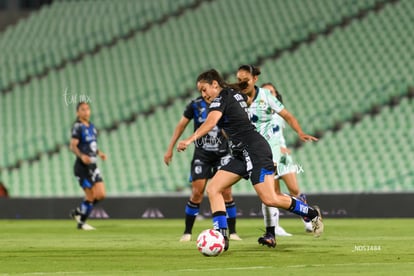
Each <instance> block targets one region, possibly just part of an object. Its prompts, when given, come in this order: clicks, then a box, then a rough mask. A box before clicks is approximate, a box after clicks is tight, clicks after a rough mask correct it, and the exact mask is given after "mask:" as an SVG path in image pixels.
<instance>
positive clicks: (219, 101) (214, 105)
mask: <svg viewBox="0 0 414 276" xmlns="http://www.w3.org/2000/svg"><path fill="white" fill-rule="evenodd" d="M223 96H224V95H220V96H218V97H217V98H215V99H214V100H213V101H212V102H211V104H210V106H209V112H211V111H213V110H217V111H220V112H221V113H223V112H224V109H225V107H226V101H225V97H223Z"/></svg>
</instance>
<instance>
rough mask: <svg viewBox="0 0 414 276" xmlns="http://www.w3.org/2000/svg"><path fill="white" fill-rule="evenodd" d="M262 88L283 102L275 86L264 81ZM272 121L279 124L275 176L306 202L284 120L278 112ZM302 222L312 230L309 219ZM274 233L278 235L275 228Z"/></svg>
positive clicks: (300, 170)
mask: <svg viewBox="0 0 414 276" xmlns="http://www.w3.org/2000/svg"><path fill="white" fill-rule="evenodd" d="M262 88H266V89H268V90H269V91H270V92H271V93H272V95H273V96H274V97H276V98H277V99H278V100H279V101H280V102H281V103H282V104H283V99H282V94H281V93H280V92H279V91H278V90H277V89H276V87H275V86H274V85H273V84H272V83H270V82H268V83H264V84H262ZM274 122H275V125H277V126H279V131H278V132H277V135H278V136H279V137H280V149H281V159H280V161H279V163H278V168H277V175H276V177H278V178H279V179H280V178H281V179H282V180H283V181H284V182H285V184H286V186H287V188H288V190H289V193H290V194H291V195H293V196H295V197H299V198H300V199H302V200H303V201H305V202H306V195H305V194H303V193H301V192H300V190H299V184H298V181H297V178H296V174H298V173H300V172H302V171H303V169H302V167H300V166H299V165H297V164H295V163H294V162H293V159H292V155H291V154H290V150H289V149H288V148H287V145H286V140H285V137H284V134H283V132H284V128H285V126H286V122H285V120H284V119H283V118H282V117H280V116H279V115H278V114H275V120H274ZM303 223H304V226H305V231H306V232H312V223H311V222H310V221H305V220H303ZM276 235H278V229H277V228H276Z"/></svg>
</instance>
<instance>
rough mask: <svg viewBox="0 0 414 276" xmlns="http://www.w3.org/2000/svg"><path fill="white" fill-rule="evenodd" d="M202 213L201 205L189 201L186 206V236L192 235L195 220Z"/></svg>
mask: <svg viewBox="0 0 414 276" xmlns="http://www.w3.org/2000/svg"><path fill="white" fill-rule="evenodd" d="M199 211H200V203H194V202H192V201H190V200H189V201H188V202H187V205H186V206H185V229H184V234H191V233H192V230H193V226H194V222H195V219H196V218H197V215H198V213H199Z"/></svg>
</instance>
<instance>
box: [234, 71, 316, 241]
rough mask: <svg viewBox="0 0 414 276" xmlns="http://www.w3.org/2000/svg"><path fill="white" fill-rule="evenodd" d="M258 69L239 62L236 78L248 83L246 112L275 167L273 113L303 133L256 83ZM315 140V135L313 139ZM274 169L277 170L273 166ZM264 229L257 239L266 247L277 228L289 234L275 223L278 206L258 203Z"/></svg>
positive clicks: (277, 157)
mask: <svg viewBox="0 0 414 276" xmlns="http://www.w3.org/2000/svg"><path fill="white" fill-rule="evenodd" d="M260 73H261V72H260V69H259V68H258V67H255V66H252V65H242V66H240V67H239V69H238V71H237V79H238V81H240V82H247V83H248V86H247V88H246V89H244V90H243V91H242V92H243V93H245V94H246V95H247V96H248V98H249V99H248V104H249V114H250V119H251V122H252V123H253V124H254V125H255V126H256V129H257V131H258V132H259V133H260V134H262V136H263V137H265V138H266V140H267V141H268V143H269V144H270V146H271V148H272V154H273V161H274V163H275V166H276V168H277V167H279V165H280V159H281V157H282V155H281V149H280V148H281V136H280V128H281V126H280V125H278V124H277V123H275V114H278V115H280V116H281V117H282V118H283V119H284V120H286V122H287V123H288V124H289V125H290V126H291V127H292V128H293V129H294V130H295V131H296V132H297V134H298V135H299V137H301V136H302V135H304V132H303V131H302V128H301V126H300V125H299V123H298V121H297V120H296V118H295V117H294V116H293V115H292V114H291V113H290V112H289V111H288V110H287V109H286V108H285V107H284V105H283V104H282V103H281V102H280V101H279V100H277V99H276V98H275V97H274V96H273V95H272V94H271V92H270V91H269V90H267V89H264V88H259V87H257V86H256V82H257V81H258V76H259V75H260ZM313 140H314V141H316V140H317V139H316V138H315V139H313ZM276 172H277V170H276ZM275 189H276V192H277V193H281V191H280V187H279V180H278V179H275ZM262 210H263V214H264V220H265V225H266V233H265V234H264V235H263V237H260V238H259V240H258V242H259V243H260V244H263V245H267V246H269V247H274V246H275V245H276V240H275V234H276V231H275V230H276V229H278V230H279V231H278V232H279V234H280V235H290V234H288V233H286V231H284V230H283V228H281V227H280V226H279V225H278V218H279V210H278V209H277V208H274V207H268V206H265V205H264V204H262Z"/></svg>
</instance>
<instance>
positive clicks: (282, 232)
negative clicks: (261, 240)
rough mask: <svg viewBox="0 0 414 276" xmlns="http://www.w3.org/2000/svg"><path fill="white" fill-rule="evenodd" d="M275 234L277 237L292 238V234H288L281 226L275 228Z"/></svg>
mask: <svg viewBox="0 0 414 276" xmlns="http://www.w3.org/2000/svg"><path fill="white" fill-rule="evenodd" d="M275 234H276V236H279V237H291V236H292V234H290V233H288V232H286V231H285V229H283V228H282V227H281V226H277V227H276V228H275Z"/></svg>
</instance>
